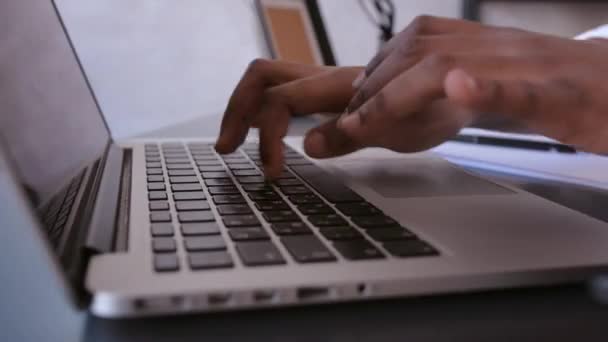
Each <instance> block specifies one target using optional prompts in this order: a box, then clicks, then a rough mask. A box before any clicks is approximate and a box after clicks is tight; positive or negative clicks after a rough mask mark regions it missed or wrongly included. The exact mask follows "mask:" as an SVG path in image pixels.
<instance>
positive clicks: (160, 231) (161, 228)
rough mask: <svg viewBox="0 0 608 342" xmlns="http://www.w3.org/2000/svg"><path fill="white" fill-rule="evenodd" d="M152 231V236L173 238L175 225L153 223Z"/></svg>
mask: <svg viewBox="0 0 608 342" xmlns="http://www.w3.org/2000/svg"><path fill="white" fill-rule="evenodd" d="M150 230H151V231H152V236H173V225H172V224H171V223H153V224H152V225H151V226H150Z"/></svg>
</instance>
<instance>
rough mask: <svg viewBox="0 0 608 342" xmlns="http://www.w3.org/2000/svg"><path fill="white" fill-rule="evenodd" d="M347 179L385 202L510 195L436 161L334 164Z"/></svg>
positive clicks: (491, 184)
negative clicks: (399, 199)
mask: <svg viewBox="0 0 608 342" xmlns="http://www.w3.org/2000/svg"><path fill="white" fill-rule="evenodd" d="M334 166H337V167H338V168H339V169H340V173H345V174H346V175H348V178H350V179H352V180H353V181H355V182H357V183H362V184H364V185H366V186H368V187H369V188H371V189H372V190H374V191H375V192H376V193H378V194H379V195H381V196H383V197H388V198H404V197H434V196H468V195H505V194H511V193H514V192H513V191H511V190H509V189H507V188H504V187H501V186H499V185H497V184H494V183H492V182H489V181H486V180H484V179H482V178H478V177H476V176H473V175H471V174H468V173H467V172H465V171H463V170H460V169H459V168H457V167H455V166H452V165H451V164H450V163H448V162H446V161H444V160H441V159H438V158H432V157H431V158H426V157H425V158H416V157H414V158H412V157H410V158H404V159H402V160H400V159H394V158H390V159H374V160H356V159H355V160H353V159H351V160H345V161H343V162H338V163H337V164H334Z"/></svg>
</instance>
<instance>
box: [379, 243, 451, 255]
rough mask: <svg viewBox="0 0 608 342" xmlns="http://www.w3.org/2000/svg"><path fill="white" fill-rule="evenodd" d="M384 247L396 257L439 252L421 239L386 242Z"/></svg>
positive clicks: (436, 253)
mask: <svg viewBox="0 0 608 342" xmlns="http://www.w3.org/2000/svg"><path fill="white" fill-rule="evenodd" d="M383 245H384V248H386V250H387V251H388V252H389V253H390V254H392V255H394V256H396V257H402V258H403V257H415V256H431V255H438V254H439V253H438V252H437V251H436V250H435V249H434V248H433V247H431V246H430V245H428V244H427V243H426V242H424V241H421V240H404V241H390V242H385V243H384V244H383Z"/></svg>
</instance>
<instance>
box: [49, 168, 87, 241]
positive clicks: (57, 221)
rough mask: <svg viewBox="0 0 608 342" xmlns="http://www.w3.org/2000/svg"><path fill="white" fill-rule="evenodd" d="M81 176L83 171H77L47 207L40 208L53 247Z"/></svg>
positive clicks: (61, 232)
mask: <svg viewBox="0 0 608 342" xmlns="http://www.w3.org/2000/svg"><path fill="white" fill-rule="evenodd" d="M83 177H84V171H82V172H81V173H79V174H78V175H77V176H76V177H74V178H73V179H72V180H71V181H70V183H69V184H68V185H66V186H65V187H64V188H63V189H61V191H59V192H58V193H57V194H56V195H55V197H53V198H52V199H51V201H50V202H49V204H48V205H47V207H45V208H44V209H43V210H42V212H43V215H42V223H43V225H44V227H46V229H47V233H48V235H49V238H50V240H51V244H52V245H53V246H54V247H57V246H59V242H60V240H61V237H62V236H63V232H64V231H65V228H66V226H67V222H68V218H69V215H70V211H71V209H72V206H73V205H74V200H75V199H76V195H77V194H78V189H79V187H80V183H81V182H82V178H83Z"/></svg>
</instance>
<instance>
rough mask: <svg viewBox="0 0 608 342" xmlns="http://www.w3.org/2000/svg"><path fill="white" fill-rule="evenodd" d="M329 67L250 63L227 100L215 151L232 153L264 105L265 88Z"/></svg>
mask: <svg viewBox="0 0 608 342" xmlns="http://www.w3.org/2000/svg"><path fill="white" fill-rule="evenodd" d="M327 70H329V69H328V68H327V67H317V66H311V65H304V64H296V63H289V62H281V61H269V60H263V59H257V60H254V61H253V62H251V63H250V65H249V67H248V68H247V71H246V72H245V74H244V75H243V77H242V79H241V80H240V81H239V83H238V85H237V86H236V88H235V90H234V92H233V93H232V95H231V97H230V100H229V101H228V106H227V108H226V111H225V113H224V117H223V118H222V124H221V128H220V134H219V137H218V140H217V142H216V150H217V151H218V152H219V153H231V152H233V151H234V150H235V149H236V148H237V147H238V146H239V145H240V144H242V142H243V141H244V139H245V137H246V136H247V132H248V131H249V128H250V125H251V122H252V121H253V120H254V119H255V116H256V115H257V114H258V112H259V110H260V108H261V106H262V94H263V92H264V90H265V89H267V88H269V87H272V86H274V85H277V84H282V83H286V82H290V81H293V80H295V79H299V78H304V77H308V76H311V75H314V74H317V73H321V72H324V71H327Z"/></svg>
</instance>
